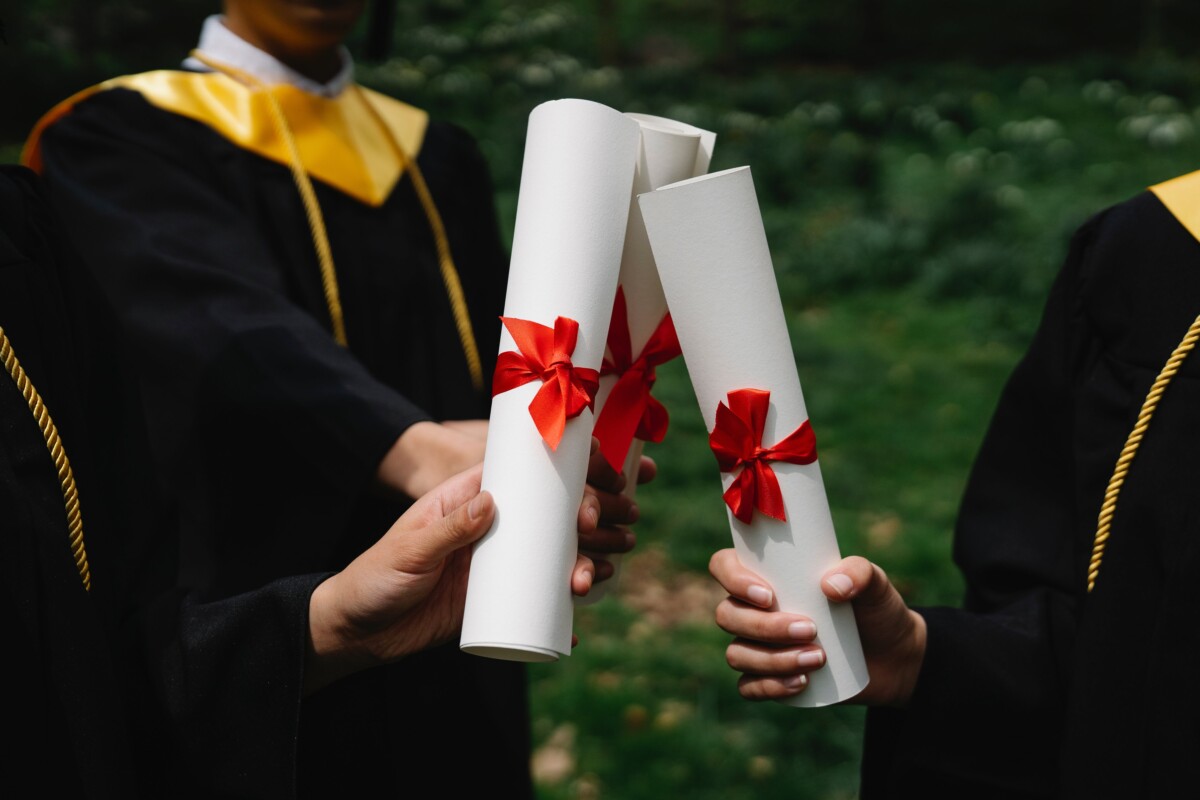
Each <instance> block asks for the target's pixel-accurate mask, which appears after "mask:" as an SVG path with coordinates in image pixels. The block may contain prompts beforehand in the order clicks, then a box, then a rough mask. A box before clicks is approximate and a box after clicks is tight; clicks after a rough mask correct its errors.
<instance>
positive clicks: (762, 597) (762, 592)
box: [746, 583, 774, 606]
mask: <svg viewBox="0 0 1200 800" xmlns="http://www.w3.org/2000/svg"><path fill="white" fill-rule="evenodd" d="M746 597H749V598H750V602H752V603H754V604H755V605H759V606H769V605H771V602H772V601H773V599H774V595H772V594H771V590H770V589H768V588H767V587H765V586H759V585H758V584H757V583H756V584H753V585H752V586H751V587H750V588H749V589H747V590H746Z"/></svg>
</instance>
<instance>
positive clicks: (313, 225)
mask: <svg viewBox="0 0 1200 800" xmlns="http://www.w3.org/2000/svg"><path fill="white" fill-rule="evenodd" d="M192 57H193V58H195V59H196V60H197V61H199V62H201V63H202V64H204V65H206V66H208V67H209V68H210V69H213V70H216V71H217V72H221V73H223V74H225V75H229V76H230V77H231V78H234V79H235V80H238V81H240V82H241V83H244V84H246V85H249V86H253V87H254V88H256V89H259V90H262V91H263V93H264V94H265V95H266V96H267V100H268V104H269V107H270V109H271V118H272V120H273V122H274V124H275V127H276V128H277V129H278V131H279V134H280V138H282V139H283V141H284V144H285V146H286V148H287V151H288V167H289V168H290V169H291V171H292V180H293V181H295V183H296V188H297V189H298V190H299V192H300V199H301V200H302V201H303V203H304V211H305V214H306V215H307V217H308V227H309V230H310V231H311V232H312V237H313V244H314V246H315V247H316V251H317V260H318V262H319V263H320V266H321V283H322V287H323V289H324V291H325V303H326V306H327V307H328V308H329V319H330V321H331V323H332V325H333V336H334V339H336V340H337V342H338V343H339V344H341V345H343V346H345V345H346V341H347V340H346V326H345V318H344V316H343V313H342V302H341V295H340V292H339V290H338V282H337V273H336V271H335V270H334V265H333V254H332V252H331V250H330V248H329V236H328V234H327V233H326V230H325V220H324V217H323V216H322V214H321V206H320V204H319V203H318V202H317V196H316V193H315V192H314V191H313V188H312V181H311V180H310V179H309V177H308V173H307V172H305V170H304V167H303V164H302V162H301V160H300V151H299V149H298V148H297V147H296V141H295V138H294V137H293V136H292V131H291V127H290V126H289V125H288V123H287V117H286V116H284V113H283V109H282V108H281V107H280V105H279V101H278V100H277V99H276V98H275V95H274V93H272V92H271V90H270V89H269V88H268V87H267V86H266V85H265V84H263V82H262V81H260V80H258V79H257V78H255V77H254V76H252V75H249V74H246V73H244V72H241V71H240V70H235V69H233V68H232V67H229V66H226V65H224V64H219V63H217V62H215V61H213V60H212V59H210V58H208V57H207V56H205V55H204V54H203V53H200V52H199V51H197V50H193V51H192ZM354 89H355V91H358V92H359V100H360V101H362V103H363V104H364V105H365V106H366V107H367V109H368V111H369V112H370V114H371V116H372V117H374V118H375V121H376V122H377V123H378V124H379V126H380V128H382V129H383V133H384V135H385V136H386V138H387V140H388V143H389V144H390V145H391V147H392V149H393V150H394V151H395V153H396V156H397V157H398V158H399V160H400V163H401V164H402V165H405V166H407V167H408V169H409V174H410V175H411V177H412V182H413V188H414V189H415V190H416V193H417V197H418V199H419V200H420V201H421V208H422V209H423V210H424V212H425V217H426V219H427V220H428V222H429V227H430V229H431V231H432V232H433V240H434V245H435V247H436V248H437V255H438V266H439V268H440V269H441V273H442V281H443V283H444V284H445V286H446V292H447V294H448V295H449V299H450V308H451V310H452V312H453V313H454V324H455V327H456V328H457V329H458V336H459V339H460V340H461V342H462V348H463V354H464V355H465V356H466V359H467V368H468V369H469V370H470V373H471V383H472V384H473V385H474V386H475V388H476V389H480V390H482V389H483V368H482V366H481V363H480V360H479V348H478V346H477V345H476V344H475V333H474V330H473V329H472V327H471V317H470V314H469V313H468V311H467V302H466V298H465V297H464V295H463V290H462V282H461V281H460V280H459V277H458V270H457V269H455V267H454V260H453V258H452V257H451V254H450V244H449V242H448V241H447V239H446V231H445V228H444V226H443V225H442V218H441V215H440V214H439V213H438V210H437V206H436V205H434V202H433V197H432V196H431V195H430V193H429V188H428V186H427V185H426V184H425V178H424V176H423V175H422V174H421V171H420V169H419V168H418V167H417V162H416V160H415V159H410V158H409V157H408V154H407V153H405V152H404V149H403V148H402V147H401V146H400V142H398V141H397V140H396V137H395V136H394V135H393V134H392V129H391V128H390V127H389V126H388V125H387V123H385V122H384V120H383V118H382V117H380V115H379V112H378V111H377V110H376V109H375V107H374V106H373V105H372V104H371V103H370V101H369V100H368V99H367V97H366V96H365V95H364V94H363V93H362V92H361V91H359V89H358V86H357V85H354Z"/></svg>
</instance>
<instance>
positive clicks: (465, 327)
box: [354, 84, 483, 389]
mask: <svg viewBox="0 0 1200 800" xmlns="http://www.w3.org/2000/svg"><path fill="white" fill-rule="evenodd" d="M354 89H355V91H357V92H358V96H359V99H360V100H362V102H363V104H364V105H365V106H366V107H367V109H368V110H369V111H370V112H371V116H373V117H374V118H375V121H376V122H377V123H379V127H381V128H382V129H383V131H384V133H385V134H387V139H388V142H389V143H390V144H391V146H392V149H393V150H394V151H395V153H396V156H397V158H399V159H400V163H401V164H402V165H403V168H404V169H406V170H407V171H408V175H409V178H410V179H411V180H412V185H413V189H414V190H416V193H417V198H418V199H419V200H420V201H421V207H422V208H423V209H424V210H425V218H426V219H428V220H429V228H430V230H431V231H432V232H433V242H434V246H435V247H436V248H437V256H438V268H439V269H440V270H441V272H442V282H443V283H444V284H445V285H446V294H447V295H448V296H449V298H450V309H451V311H453V313H454V327H455V328H457V329H458V338H459V341H460V342H462V349H463V355H465V356H466V358H467V369H469V370H470V371H471V383H472V384H473V385H474V386H475V388H476V389H482V388H483V366H482V364H481V362H480V360H479V347H478V345H476V344H475V329H474V327H473V326H472V325H471V315H470V313H469V312H468V310H467V298H466V296H465V295H463V288H462V281H461V280H459V277H458V270H457V269H456V268H455V266H454V258H453V256H452V255H451V253H450V241H449V240H448V239H447V238H446V228H445V226H444V225H442V215H441V214H440V213H438V210H437V205H435V204H434V202H433V195H431V194H430V193H429V185H428V184H426V183H425V176H424V175H423V174H422V172H421V168H420V167H418V166H417V161H416V159H414V158H409V157H408V153H406V152H404V148H403V147H401V146H400V142H399V141H398V140H397V139H396V137H395V136H393V135H392V132H391V128H389V127H388V125H387V123H386V122H384V121H383V117H381V116H380V115H379V111H378V110H377V109H376V108H375V106H374V105H373V104H372V103H371V101H370V100H369V99H368V98H367V96H366V94H364V93H363V92H362V90H361V89H359V88H358V85H357V84H355V85H354Z"/></svg>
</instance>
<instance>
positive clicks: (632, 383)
mask: <svg viewBox="0 0 1200 800" xmlns="http://www.w3.org/2000/svg"><path fill="white" fill-rule="evenodd" d="M679 353H680V349H679V338H678V337H677V336H676V335H675V325H674V323H673V322H672V321H671V315H670V314H667V315H666V316H664V317H663V318H662V321H661V322H659V323H658V327H657V328H655V329H654V333H652V334H651V335H650V338H649V339H648V340H647V341H646V345H645V347H643V348H642V352H641V353H639V354H638V356H637V358H633V344H632V342H631V340H630V335H629V313H628V311H627V310H626V306H625V290H624V288H623V287H620V286H618V287H617V297H616V300H615V302H614V303H613V315H612V322H611V323H610V324H609V326H608V356H606V357H605V359H604V363H603V365H602V366H601V368H600V374H601V375H617V376H618V378H617V382H616V383H615V384H614V385H613V388H612V391H611V392H609V395H608V399H607V400H605V402H604V408H602V409H600V418H599V419H597V420H596V428H595V430H594V431H593V434H594V435H595V437H596V438H597V439H599V440H600V452H601V453H603V454H604V458H605V460H606V461H608V463H609V464H610V465H612V468H613V469H615V470H616V471H617V472H620V471H621V470H622V469H623V467H624V466H625V457H626V456H627V455H628V454H629V447H630V445H632V444H633V440H634V439H635V438H637V439H641V440H642V441H644V442H661V441H662V440H663V437H664V436H666V435H667V425H668V423H669V422H670V415H669V414H667V409H666V408H665V407H664V406H663V404H662V403H660V402H659V401H658V400H656V399H655V398H654V397H652V396H651V394H650V390H651V389H653V388H654V382H655V381H656V380H657V379H658V376H657V374H656V373H655V369H654V368H655V367H657V366H658V365H659V364H665V363H666V362H668V361H670V360H671V359H673V358H675V357H676V356H678V355H679Z"/></svg>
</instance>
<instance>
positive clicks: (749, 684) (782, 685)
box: [738, 674, 808, 700]
mask: <svg viewBox="0 0 1200 800" xmlns="http://www.w3.org/2000/svg"><path fill="white" fill-rule="evenodd" d="M807 686H808V676H807V675H804V674H800V675H793V676H792V677H790V678H773V677H763V676H761V675H743V676H742V677H741V678H739V679H738V691H739V692H740V693H741V695H742V697H744V698H746V699H747V700H782V699H783V698H785V697H795V696H796V695H798V694H800V693H801V692H803V691H804V689H805V687H807Z"/></svg>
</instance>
